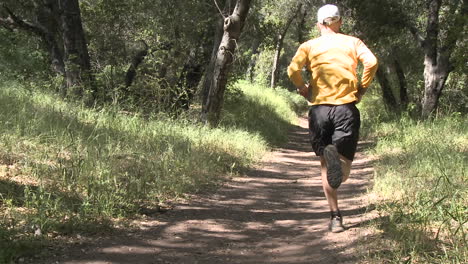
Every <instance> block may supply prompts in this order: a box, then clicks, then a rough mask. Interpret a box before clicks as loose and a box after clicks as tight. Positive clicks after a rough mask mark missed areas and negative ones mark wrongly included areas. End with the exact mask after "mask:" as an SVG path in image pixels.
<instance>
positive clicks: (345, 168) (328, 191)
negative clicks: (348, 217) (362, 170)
mask: <svg viewBox="0 0 468 264" xmlns="http://www.w3.org/2000/svg"><path fill="white" fill-rule="evenodd" d="M340 162H341V170H342V172H343V179H342V182H345V181H346V180H348V178H349V174H350V171H351V163H352V161H350V160H348V159H347V158H345V157H343V156H342V155H340ZM320 165H321V176H322V187H323V191H324V193H325V197H326V198H327V201H328V206H329V207H330V212H331V214H332V218H333V217H334V216H338V217H339V219H338V220H335V221H338V222H339V224H338V225H337V224H335V225H334V226H333V227H332V223H330V231H332V232H342V231H344V230H345V228H344V227H343V224H342V220H341V213H340V210H339V207H338V190H337V189H334V188H332V187H331V186H330V185H329V184H328V180H327V166H326V161H325V159H324V158H323V157H320ZM331 221H333V219H332V220H331Z"/></svg>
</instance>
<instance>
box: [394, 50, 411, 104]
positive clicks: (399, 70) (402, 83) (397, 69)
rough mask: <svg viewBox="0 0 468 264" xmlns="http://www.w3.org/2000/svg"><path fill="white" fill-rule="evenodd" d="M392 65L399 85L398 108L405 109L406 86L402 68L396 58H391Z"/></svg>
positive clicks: (406, 99)
mask: <svg viewBox="0 0 468 264" xmlns="http://www.w3.org/2000/svg"><path fill="white" fill-rule="evenodd" d="M393 67H394V68H395V72H396V74H397V77H398V84H399V86H400V105H401V107H400V109H401V110H405V109H406V107H407V106H408V87H407V84H406V76H405V72H404V71H403V68H402V67H401V64H400V62H399V61H398V59H394V60H393Z"/></svg>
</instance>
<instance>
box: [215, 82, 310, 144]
mask: <svg viewBox="0 0 468 264" xmlns="http://www.w3.org/2000/svg"><path fill="white" fill-rule="evenodd" d="M306 108H307V103H306V101H305V100H304V98H302V97H301V96H300V95H298V94H296V93H290V92H288V91H287V90H285V89H284V88H277V89H275V90H273V89H271V88H268V87H265V86H261V85H258V84H251V83H249V82H247V81H240V82H238V83H236V84H234V85H233V86H231V87H229V88H228V90H227V93H226V102H225V108H224V109H225V111H224V113H223V116H224V117H223V120H222V122H221V125H222V126H225V127H229V128H242V129H245V130H246V131H249V132H250V133H257V134H259V135H260V136H261V137H262V138H265V139H266V140H267V141H268V142H269V143H270V144H273V145H279V144H282V143H284V142H285V141H286V140H287V134H286V133H284V131H287V130H288V129H289V128H290V126H291V124H292V123H294V122H295V121H296V120H297V114H302V113H303V112H305V110H306Z"/></svg>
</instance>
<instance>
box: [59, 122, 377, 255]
mask: <svg viewBox="0 0 468 264" xmlns="http://www.w3.org/2000/svg"><path fill="white" fill-rule="evenodd" d="M302 122H304V121H302ZM307 133H308V132H307V129H306V128H305V126H304V124H302V126H296V127H294V129H293V131H292V132H291V135H290V143H288V144H287V145H286V146H284V147H283V148H281V149H278V150H277V151H275V152H274V153H273V154H272V156H271V157H269V158H268V160H267V161H265V162H264V163H263V164H262V165H263V166H262V167H261V168H257V169H255V170H251V171H249V172H248V173H246V175H245V176H244V177H239V178H235V179H233V180H232V181H231V182H229V183H227V184H226V185H225V186H224V187H222V188H220V189H219V190H218V191H217V192H216V193H215V194H212V195H206V196H203V197H197V198H194V199H193V200H192V201H190V202H189V203H185V204H178V205H177V206H176V207H175V208H174V209H173V210H171V211H169V212H167V213H165V214H162V215H155V216H153V217H151V218H149V219H148V220H147V221H143V222H142V223H140V230H138V231H135V232H133V233H130V234H116V235H115V236H113V237H107V238H101V239H99V240H98V241H95V242H94V243H89V244H87V245H85V247H84V248H83V247H79V248H77V249H75V250H72V252H67V253H64V255H66V256H64V257H63V258H62V260H61V261H60V263H243V264H249V263H251V264H253V263H297V264H299V263H304V264H305V263H355V262H356V261H357V259H356V258H357V257H355V256H354V255H353V254H349V252H348V251H347V250H349V249H350V248H351V249H352V248H353V247H355V243H356V242H357V241H356V240H349V239H346V237H350V236H352V235H353V234H355V233H356V229H357V228H359V227H360V223H361V218H360V217H361V216H362V214H363V213H365V212H366V208H365V207H364V205H363V204H362V201H361V200H360V198H359V196H360V195H362V194H363V193H364V192H365V190H366V188H367V186H368V180H369V178H370V176H371V175H372V173H373V172H372V166H371V164H370V162H369V161H367V160H365V159H364V157H363V156H362V154H360V153H358V155H357V157H356V160H355V167H354V168H353V171H352V176H351V178H350V180H349V182H347V183H344V184H343V185H342V187H340V191H339V196H340V204H341V207H342V213H343V215H344V217H345V220H347V222H346V224H347V225H348V226H349V227H350V228H349V229H348V230H347V231H346V232H344V233H341V234H330V233H329V232H328V231H327V224H328V217H329V212H328V206H327V203H326V200H325V198H324V194H323V191H322V187H321V181H320V169H319V166H320V165H319V161H318V158H317V157H315V154H313V153H312V152H311V151H310V145H309V142H308V136H307ZM337 241H338V242H337ZM346 252H348V253H346Z"/></svg>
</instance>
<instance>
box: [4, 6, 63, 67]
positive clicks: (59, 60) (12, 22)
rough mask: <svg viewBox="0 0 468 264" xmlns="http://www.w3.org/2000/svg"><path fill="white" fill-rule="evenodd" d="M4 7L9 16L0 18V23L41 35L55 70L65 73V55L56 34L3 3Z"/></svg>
mask: <svg viewBox="0 0 468 264" xmlns="http://www.w3.org/2000/svg"><path fill="white" fill-rule="evenodd" d="M2 7H3V9H4V10H5V11H6V12H7V14H8V17H7V18H0V24H2V25H3V26H4V27H5V25H7V26H9V27H10V28H11V30H13V28H19V29H22V30H26V31H28V32H31V33H34V34H36V35H37V36H39V37H40V38H41V39H42V40H43V41H44V42H45V43H46V45H47V48H48V50H49V53H50V57H51V63H52V66H53V69H54V71H55V72H57V73H59V74H61V75H65V64H64V62H63V55H62V52H61V50H60V48H59V46H58V44H57V41H56V40H55V37H54V35H53V34H52V33H51V32H50V31H49V30H47V29H46V28H45V27H43V26H41V25H40V24H35V23H32V22H28V21H26V20H23V19H21V18H20V17H18V16H16V15H15V14H14V13H13V12H12V11H11V10H10V9H9V8H8V7H7V6H5V5H2Z"/></svg>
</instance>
